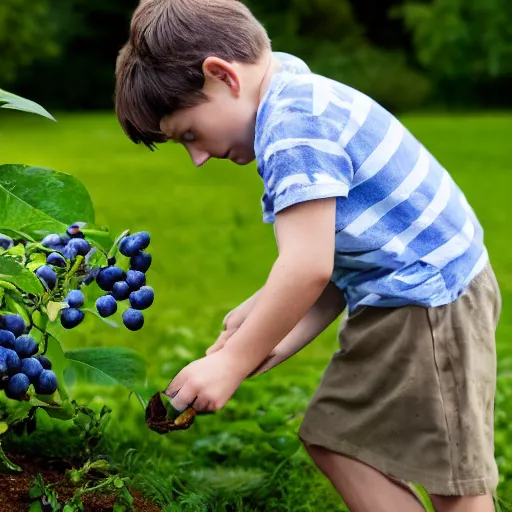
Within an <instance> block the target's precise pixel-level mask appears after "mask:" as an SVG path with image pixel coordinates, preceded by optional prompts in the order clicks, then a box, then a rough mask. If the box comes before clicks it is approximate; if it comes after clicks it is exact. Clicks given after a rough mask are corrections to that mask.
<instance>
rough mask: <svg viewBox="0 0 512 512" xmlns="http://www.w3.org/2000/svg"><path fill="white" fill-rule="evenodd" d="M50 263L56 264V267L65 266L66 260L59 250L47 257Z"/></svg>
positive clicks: (47, 261)
mask: <svg viewBox="0 0 512 512" xmlns="http://www.w3.org/2000/svg"><path fill="white" fill-rule="evenodd" d="M46 263H47V264H48V265H54V266H55V267H61V268H64V267H65V266H66V260H65V259H64V258H63V257H62V254H59V253H58V252H52V253H51V254H50V255H49V256H48V258H46Z"/></svg>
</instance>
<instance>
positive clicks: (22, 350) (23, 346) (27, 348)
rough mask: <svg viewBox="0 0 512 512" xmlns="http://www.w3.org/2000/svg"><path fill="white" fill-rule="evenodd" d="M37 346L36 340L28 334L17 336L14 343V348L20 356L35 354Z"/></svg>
mask: <svg viewBox="0 0 512 512" xmlns="http://www.w3.org/2000/svg"><path fill="white" fill-rule="evenodd" d="M37 348H38V346H37V343H36V340H35V339H34V338H31V337H30V336H27V335H26V334H24V335H22V336H20V337H19V338H16V342H15V343H14V350H16V352H17V353H18V355H19V356H20V357H30V356H33V355H34V354H35V353H36V352H37Z"/></svg>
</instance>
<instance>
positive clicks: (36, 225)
mask: <svg viewBox="0 0 512 512" xmlns="http://www.w3.org/2000/svg"><path fill="white" fill-rule="evenodd" d="M77 221H83V222H87V223H94V208H93V205H92V202H91V198H90V196H89V193H88V192H87V190H86V188H85V187H84V186H83V185H82V183H80V182H79V181H78V180H77V179H76V178H75V177H73V176H71V175H69V174H65V173H62V172H57V171H53V170H51V169H44V168H42V167H31V166H28V165H21V164H20V165H18V164H7V165H0V231H1V230H2V229H3V228H6V229H16V230H20V231H23V232H25V233H28V234H29V235H30V236H35V237H36V238H40V235H41V234H44V233H48V232H63V231H64V230H65V229H66V228H67V226H68V225H69V224H72V223H73V222H77ZM92 227H94V226H92Z"/></svg>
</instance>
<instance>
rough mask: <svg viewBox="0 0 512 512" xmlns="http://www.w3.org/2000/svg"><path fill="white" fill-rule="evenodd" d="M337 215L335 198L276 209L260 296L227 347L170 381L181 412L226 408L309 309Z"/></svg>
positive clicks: (329, 263)
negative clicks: (275, 251) (274, 250)
mask: <svg viewBox="0 0 512 512" xmlns="http://www.w3.org/2000/svg"><path fill="white" fill-rule="evenodd" d="M323 193H324V194H325V191H324V192H323ZM335 218H336V198H335V197H328V198H322V199H317V200H312V199H311V200H307V201H303V202H301V203H300V204H299V203H297V204H294V205H293V206H289V207H286V208H284V209H283V210H282V211H279V213H277V214H276V219H275V226H276V235H277V238H278V241H279V244H278V245H279V256H278V258H277V260H276V261H275V263H274V265H273V266H272V270H271V272H270V274H269V277H268V279H267V281H266V283H265V287H264V289H263V291H262V293H261V295H260V296H259V297H258V300H257V301H256V303H255V305H254V307H253V308H252V310H251V313H250V314H249V316H248V317H247V319H246V320H245V321H244V322H243V324H242V325H241V326H240V327H239V328H238V329H237V331H236V332H235V333H234V334H233V336H232V339H230V343H229V347H228V346H226V347H225V348H224V349H222V350H219V351H217V352H216V353H214V354H212V355H211V356H206V357H204V358H202V359H199V360H197V361H193V362H192V363H190V364H189V365H187V366H186V367H185V368H183V369H182V370H181V371H180V372H179V373H178V375H176V376H175V377H174V379H173V380H172V381H171V382H170V384H169V386H168V387H167V390H166V394H167V395H168V396H170V397H172V405H173V407H174V408H176V409H178V410H180V411H182V410H185V409H186V408H187V407H188V406H189V405H190V404H191V403H194V409H196V410H197V411H201V412H205V411H209V412H213V411H216V410H219V409H221V408H222V407H224V405H225V404H226V402H227V401H228V400H229V398H231V396H232V395H233V393H234V392H235V391H236V389H237V388H238V387H239V386H240V384H241V382H242V381H243V380H244V379H245V378H246V377H247V376H248V375H249V374H250V373H252V372H253V371H254V369H255V368H257V367H258V366H260V364H261V363H262V361H264V359H265V358H266V357H267V356H268V355H269V354H270V353H271V352H272V350H274V349H275V348H276V347H277V345H279V343H280V341H282V340H283V339H284V338H285V337H286V336H287V335H288V334H289V333H290V332H291V331H292V330H293V329H294V327H295V326H296V325H297V324H298V323H299V322H300V321H301V320H302V318H303V317H304V316H305V315H306V314H307V313H308V311H309V310H310V309H311V307H312V306H313V305H314V304H315V303H316V302H317V300H318V298H319V297H320V296H321V295H322V292H323V291H324V289H325V288H326V286H327V285H328V284H329V281H330V279H331V276H332V272H333V268H334V253H335V225H336V223H335Z"/></svg>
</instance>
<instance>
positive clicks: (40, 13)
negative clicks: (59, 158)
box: [0, 0, 512, 110]
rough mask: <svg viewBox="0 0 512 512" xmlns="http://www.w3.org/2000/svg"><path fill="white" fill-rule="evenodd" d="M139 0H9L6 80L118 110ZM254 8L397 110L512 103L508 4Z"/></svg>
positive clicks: (2, 20)
mask: <svg viewBox="0 0 512 512" xmlns="http://www.w3.org/2000/svg"><path fill="white" fill-rule="evenodd" d="M137 3H138V2H137V1H136V0H108V1H103V0H68V1H66V2H62V1H61V0H30V1H29V0H2V3H1V5H0V53H1V55H2V60H1V62H0V84H2V85H3V86H4V88H6V87H7V85H9V87H10V89H11V90H14V91H15V92H17V93H20V94H22V95H25V96H27V97H30V98H33V99H35V100H36V101H39V102H42V103H43V104H44V105H45V106H47V107H48V108H52V109H55V108H60V109H64V108H65V109H105V108H106V109H109V108H111V107H112V92H113V73H114V65H115V58H116V55H117V52H118V50H119V49H120V47H121V46H122V45H123V43H124V42H125V40H126V38H127V33H128V27H129V21H130V16H131V13H132V12H133V9H134V8H135V7H136V5H137ZM246 3H247V4H248V5H249V6H250V7H251V8H252V9H253V11H254V13H255V14H256V15H257V17H258V18H259V19H260V20H261V21H262V22H263V23H264V25H265V27H266V28H267V30H268V32H269V34H270V36H271V38H272V40H273V44H274V48H275V49H276V50H282V51H289V52H291V53H295V54H297V55H298V56H300V57H302V58H304V59H306V61H307V62H308V63H309V64H310V65H311V67H312V69H313V70H314V71H316V72H320V73H324V74H326V75H328V76H331V77H333V78H335V79H339V80H341V81H343V82H345V83H347V84H349V85H352V86H355V87H356V88H359V89H361V90H363V91H364V92H366V93H368V94H370V95H371V96H373V97H374V98H375V99H376V100H378V101H380V102H382V103H383V104H384V105H385V106H386V107H388V108H391V109H393V110H406V109H411V108H415V109H416V108H419V107H425V106H427V107H428V106H432V105H434V106H436V107H439V106H446V105H448V106H452V107H472V108H473V107H482V106H483V107H500V106H510V105H511V104H512V99H511V95H510V94H507V93H506V91H508V90H509V89H510V88H511V87H512V58H511V57H512V3H511V2H510V1H509V0H473V1H472V2H467V1H465V0H426V1H419V0H317V1H315V2H311V1H309V0H282V1H280V2H275V1H274V0H258V1H256V0H246ZM13 27H14V30H13ZM5 56H7V57H5ZM56 77H58V80H57V79H56Z"/></svg>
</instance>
